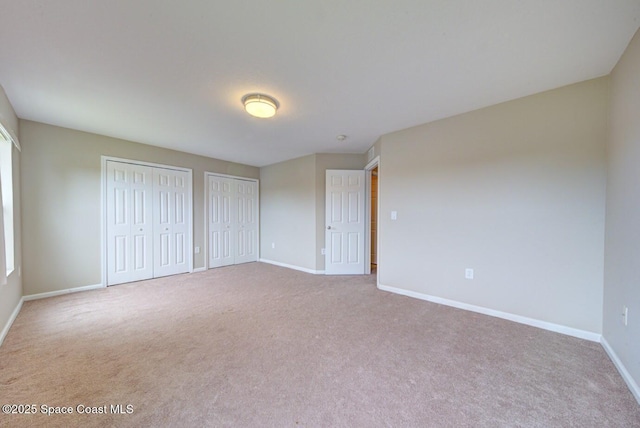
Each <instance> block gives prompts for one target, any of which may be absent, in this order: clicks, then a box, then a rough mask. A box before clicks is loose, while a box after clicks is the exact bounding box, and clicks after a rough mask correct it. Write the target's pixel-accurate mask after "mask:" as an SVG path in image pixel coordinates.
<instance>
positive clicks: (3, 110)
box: [0, 86, 22, 332]
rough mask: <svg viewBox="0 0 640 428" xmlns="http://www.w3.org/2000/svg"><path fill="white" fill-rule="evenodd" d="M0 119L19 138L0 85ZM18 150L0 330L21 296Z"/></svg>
mask: <svg viewBox="0 0 640 428" xmlns="http://www.w3.org/2000/svg"><path fill="white" fill-rule="evenodd" d="M0 121H1V122H2V124H3V126H4V127H5V128H8V129H10V130H11V131H12V132H13V133H14V134H15V135H16V136H17V137H18V139H20V134H19V130H18V117H17V116H16V114H15V112H14V111H13V107H11V103H10V102H9V99H8V98H7V96H6V94H5V92H4V89H3V88H2V86H0ZM20 157H21V154H20V152H19V151H18V150H17V149H16V148H15V147H13V152H12V158H13V159H12V166H13V219H14V232H13V233H14V238H13V239H14V253H15V259H14V264H15V269H14V271H13V272H12V273H11V275H9V278H7V284H6V285H0V332H1V331H3V329H4V328H5V326H6V324H7V322H8V321H9V318H10V317H11V314H12V313H13V311H14V310H15V308H16V307H17V305H18V303H19V302H20V298H21V297H22V278H21V277H20V271H21V267H22V234H21V231H22V226H21V215H20V214H21V209H20V195H21V193H20Z"/></svg>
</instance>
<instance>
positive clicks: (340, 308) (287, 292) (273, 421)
mask: <svg viewBox="0 0 640 428" xmlns="http://www.w3.org/2000/svg"><path fill="white" fill-rule="evenodd" d="M0 403H1V404H8V403H15V404H35V405H36V406H37V407H38V408H37V411H38V412H41V410H42V405H47V406H70V407H72V411H73V414H71V415H51V416H44V415H42V414H37V415H12V416H7V415H4V414H1V415H0V425H1V426H47V427H55V426H135V427H142V426H180V427H184V426H194V427H195V426H237V427H259V426H273V427H297V426H305V427H330V426H345V427H378V426H381V427H384V426H393V427H467V426H468V427H640V406H638V404H637V402H636V401H635V400H634V398H633V396H632V395H631V393H630V392H629V390H628V389H627V387H626V386H625V384H624V382H623V380H622V378H621V377H620V375H619V374H618V373H617V371H616V369H615V368H614V366H613V364H612V363H611V361H610V360H609V359H608V358H607V356H606V354H605V352H604V350H603V349H602V347H601V346H600V345H599V344H596V343H591V342H587V341H583V340H579V339H575V338H571V337H567V336H562V335H559V334H555V333H551V332H547V331H543V330H539V329H536V328H533V327H528V326H523V325H520V324H515V323H511V322H509V321H504V320H500V319H496V318H491V317H487V316H483V315H479V314H475V313H471V312H465V311H461V310H457V309H453V308H448V307H445V306H440V305H436V304H432V303H427V302H423V301H419V300H415V299H410V298H407V297H402V296H397V295H393V294H389V293H385V292H381V291H378V290H376V288H375V280H374V278H373V277H369V276H361V277H325V276H314V275H309V274H305V273H302V272H296V271H291V270H288V269H284V268H279V267H275V266H269V265H265V264H261V263H251V264H247V265H241V266H233V267H227V268H222V269H215V270H210V271H208V272H202V273H197V274H192V275H181V276H175V277H169V278H163V279H157V280H151V281H145V282H139V283H134V284H126V285H118V286H115V287H110V288H108V289H104V290H98V291H89V292H84V293H76V294H70V295H66V296H61V297H56V298H50V299H45V300H39V301H33V302H27V303H25V305H24V307H23V309H22V311H21V313H20V315H19V316H18V318H17V319H16V321H15V323H14V325H13V327H12V329H11V331H10V332H9V334H8V336H7V338H6V340H5V342H4V344H3V345H2V347H0ZM118 404H120V405H122V410H123V411H124V412H125V414H110V411H111V405H118ZM78 405H83V406H89V407H91V406H94V407H96V409H95V410H98V411H99V410H101V409H102V410H104V407H102V406H107V407H106V412H107V414H96V415H90V414H89V415H87V414H78ZM127 405H131V406H132V407H130V408H129V410H132V413H130V414H127V413H126V411H127V407H126V406H127Z"/></svg>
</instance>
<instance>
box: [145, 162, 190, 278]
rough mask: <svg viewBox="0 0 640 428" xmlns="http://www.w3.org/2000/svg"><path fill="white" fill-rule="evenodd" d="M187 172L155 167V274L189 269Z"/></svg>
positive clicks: (158, 275) (176, 272)
mask: <svg viewBox="0 0 640 428" xmlns="http://www.w3.org/2000/svg"><path fill="white" fill-rule="evenodd" d="M188 178H189V177H188V174H187V173H186V172H184V171H176V170H170V169H161V168H154V169H153V207H154V209H153V226H154V227H153V229H154V233H153V244H154V248H153V254H154V265H153V271H154V277H156V278H158V277H161V276H168V275H175V274H178V273H184V272H189V249H190V248H191V243H190V241H189V240H190V236H191V234H190V231H189V223H190V222H189V218H188V217H189V212H190V211H191V209H190V207H191V197H190V196H191V195H190V192H189V191H188V186H187V181H188Z"/></svg>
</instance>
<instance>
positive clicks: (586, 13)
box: [0, 0, 640, 166]
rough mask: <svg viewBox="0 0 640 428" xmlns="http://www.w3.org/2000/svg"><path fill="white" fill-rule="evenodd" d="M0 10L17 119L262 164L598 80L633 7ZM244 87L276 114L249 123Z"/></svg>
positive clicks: (289, 4)
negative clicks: (271, 102)
mask: <svg viewBox="0 0 640 428" xmlns="http://www.w3.org/2000/svg"><path fill="white" fill-rule="evenodd" d="M0 16H2V22H1V24H0V85H2V86H3V87H4V88H5V92H6V93H7V95H8V97H9V99H10V101H11V103H12V104H13V106H14V108H15V110H16V113H17V114H18V116H19V117H21V118H24V119H30V120H35V121H39V122H45V123H50V124H54V125H59V126H64V127H69V128H74V129H79V130H83V131H89V132H94V133H98V134H103V135H108V136H113V137H118V138H124V139H127V140H133V141H138V142H141V143H146V144H152V145H157V146H162V147H169V148H173V149H176V150H181V151H185V152H190V153H196V154H201V155H205V156H210V157H215V158H220V159H225V160H230V161H236V162H241V163H245V164H249V165H255V166H263V165H268V164H271V163H275V162H279V161H282V160H286V159H291V158H295V157H298V156H302V155H305V154H309V153H318V152H338V153H340V152H344V153H363V152H364V151H366V150H367V149H368V148H369V147H370V146H371V145H372V144H373V143H374V142H375V141H376V139H377V138H378V137H379V136H380V135H383V134H386V133H389V132H392V131H396V130H399V129H403V128H407V127H410V126H414V125H418V124H421V123H426V122H430V121H433V120H436V119H440V118H443V117H447V116H452V115H455V114H458V113H462V112H465V111H469V110H473V109H477V108H480V107H484V106H488V105H492V104H496V103H498V102H502V101H506V100H510V99H514V98H518V97H522V96H525V95H529V94H532V93H536V92H540V91H544V90H547V89H552V88H556V87H559V86H564V85H567V84H570V83H575V82H579V81H582V80H586V79H591V78H595V77H599V76H603V75H606V74H608V73H609V72H610V71H611V69H612V68H613V66H614V65H615V64H616V62H617V61H618V59H619V58H620V55H621V54H622V52H623V51H624V49H625V48H626V46H627V44H628V43H629V41H630V40H631V37H632V36H633V34H634V33H635V31H636V30H637V29H638V27H639V26H640V0H520V1H515V0H482V1H479V0H476V1H472V0H413V1H412V0H393V1H392V0H387V1H384V0H379V1H373V0H367V1H364V0H350V1H347V0H341V1H338V0H323V1H317V0H316V1H312V0H272V1H265V0H245V1H242V0H237V1H224V2H223V1H214V0H183V1H177V0H110V1H87V0H58V1H49V0H0ZM250 92H263V93H267V94H270V95H272V96H274V97H275V98H276V99H278V100H279V102H280V104H281V107H280V110H279V111H278V114H277V115H276V117H275V118H273V119H268V120H265V119H256V118H253V117H250V116H248V115H247V114H246V113H245V112H244V111H243V108H242V105H241V102H240V99H241V98H242V96H243V95H245V94H247V93H250ZM339 134H345V135H347V136H348V138H347V139H346V140H345V141H344V142H340V141H338V140H336V136H337V135H339Z"/></svg>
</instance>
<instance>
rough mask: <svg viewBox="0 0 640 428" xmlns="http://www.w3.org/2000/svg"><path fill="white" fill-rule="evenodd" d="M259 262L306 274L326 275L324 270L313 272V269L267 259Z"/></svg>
mask: <svg viewBox="0 0 640 428" xmlns="http://www.w3.org/2000/svg"><path fill="white" fill-rule="evenodd" d="M258 261H259V262H262V263H268V264H270V265H276V266H280V267H285V268H288V269H294V270H299V271H302V272H306V273H312V274H314V275H324V271H323V270H313V269H308V268H304V267H300V266H295V265H290V264H287V263H280V262H276V261H273V260H267V259H259V260H258Z"/></svg>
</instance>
